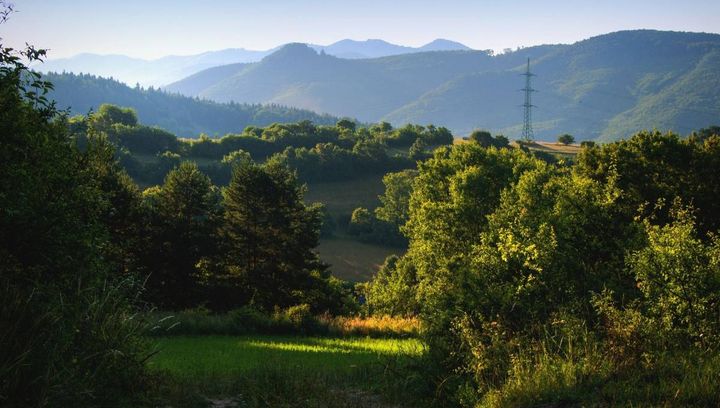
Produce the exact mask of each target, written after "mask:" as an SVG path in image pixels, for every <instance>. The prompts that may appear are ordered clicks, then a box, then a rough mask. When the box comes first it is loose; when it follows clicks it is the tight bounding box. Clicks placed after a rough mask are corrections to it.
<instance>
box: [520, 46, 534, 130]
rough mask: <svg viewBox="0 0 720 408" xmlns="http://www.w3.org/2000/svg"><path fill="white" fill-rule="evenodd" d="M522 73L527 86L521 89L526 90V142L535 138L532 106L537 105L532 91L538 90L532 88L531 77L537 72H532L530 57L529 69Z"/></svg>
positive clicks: (524, 126) (524, 127) (524, 123)
mask: <svg viewBox="0 0 720 408" xmlns="http://www.w3.org/2000/svg"><path fill="white" fill-rule="evenodd" d="M521 75H523V76H524V77H525V88H523V89H521V91H524V92H525V103H524V104H523V105H522V106H523V108H525V120H524V122H523V132H522V139H523V140H524V141H526V142H530V141H532V140H533V139H535V136H534V135H533V128H532V108H534V107H535V105H533V104H532V93H533V92H536V90H535V89H533V88H532V84H531V81H530V79H531V78H532V77H534V76H535V74H533V73H532V72H530V58H528V60H527V69H526V70H525V73H524V74H521Z"/></svg>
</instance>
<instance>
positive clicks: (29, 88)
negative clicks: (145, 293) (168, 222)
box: [0, 1, 146, 406]
mask: <svg viewBox="0 0 720 408" xmlns="http://www.w3.org/2000/svg"><path fill="white" fill-rule="evenodd" d="M11 11H12V10H11V8H10V7H9V6H8V5H7V4H6V3H5V2H2V1H0V23H2V22H4V21H5V20H6V19H7V17H8V15H9V14H10V12H11ZM44 56H45V52H44V51H42V50H37V49H35V48H33V47H30V46H29V47H27V48H26V49H25V50H21V51H19V52H18V51H15V50H13V49H11V48H6V47H5V46H4V45H3V44H2V43H0V135H2V137H0V174H2V177H0V209H1V210H0V258H1V259H2V262H0V299H2V301H1V302H0V327H1V328H2V329H1V330H2V335H0V372H2V375H1V377H2V380H0V396H1V397H0V398H1V399H2V405H4V406H48V405H49V406H81V405H87V404H88V401H92V402H91V403H92V404H94V405H98V406H110V405H130V406H131V405H137V404H138V403H139V401H133V399H135V398H138V399H141V398H142V396H141V395H140V394H142V393H143V388H142V385H143V384H142V382H143V378H145V376H146V373H145V372H144V370H145V365H144V362H143V361H141V358H142V357H143V356H142V353H143V352H144V349H143V342H142V339H141V337H140V336H139V333H138V331H137V325H136V323H134V322H133V321H132V320H131V319H130V316H131V314H132V313H133V309H132V307H131V303H130V300H129V299H128V298H127V297H126V295H127V294H128V293H131V294H132V293H133V292H134V290H136V288H135V287H134V286H133V285H132V282H133V277H132V276H123V277H119V276H118V275H117V274H116V273H115V272H116V271H117V269H116V268H114V266H113V262H109V261H108V251H107V248H108V246H109V245H111V242H112V239H110V237H109V236H110V234H112V230H113V228H112V227H111V226H109V225H106V224H105V222H107V221H108V219H107V218H106V217H107V216H108V215H109V214H110V213H111V212H112V208H111V206H112V205H113V204H112V202H113V201H114V198H113V194H107V193H106V192H105V191H103V184H104V182H103V180H102V177H97V176H96V175H93V172H94V169H95V168H98V167H108V166H107V163H105V164H102V163H100V161H101V160H106V159H107V160H109V159H108V158H106V157H104V156H102V155H95V156H94V155H92V154H88V153H87V152H81V151H80V150H78V148H77V145H76V144H75V140H74V139H73V138H72V137H71V135H70V134H69V131H68V127H67V121H66V118H65V116H64V115H62V114H61V113H60V112H58V111H57V110H56V109H55V105H54V103H53V102H51V101H49V100H48V99H47V98H46V95H47V93H48V92H49V91H50V90H51V89H52V85H51V84H49V83H47V82H45V81H43V80H42V79H41V77H40V75H39V74H37V73H36V72H33V71H30V70H29V69H28V68H27V66H26V65H25V62H24V61H25V60H27V61H28V63H34V62H36V61H38V60H42V58H43V57H44Z"/></svg>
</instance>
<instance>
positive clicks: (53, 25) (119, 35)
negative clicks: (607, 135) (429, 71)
mask: <svg viewBox="0 0 720 408" xmlns="http://www.w3.org/2000/svg"><path fill="white" fill-rule="evenodd" d="M11 2H13V3H14V4H15V8H16V10H17V11H18V13H15V14H14V15H13V16H12V17H11V19H10V21H8V22H7V23H6V24H3V25H0V37H2V38H3V42H4V43H5V44H6V45H11V46H19V45H22V44H24V43H25V42H28V43H31V44H34V45H36V46H38V47H42V48H48V49H50V50H51V53H50V58H60V57H67V56H71V55H74V54H78V53H81V52H93V53H101V54H125V55H130V56H134V57H141V58H157V57H160V56H164V55H171V54H174V55H186V54H196V53H200V52H203V51H209V50H218V49H223V48H247V49H268V48H271V47H274V46H277V45H280V44H284V43H287V42H311V43H316V44H330V43H332V42H335V41H338V40H341V39H344V38H352V39H356V40H365V39H368V38H382V39H384V40H387V41H390V42H393V43H397V44H402V45H411V46H419V45H422V44H424V43H427V42H429V41H431V40H433V39H435V38H447V39H451V40H455V41H460V42H462V43H464V44H466V45H468V46H470V47H472V48H475V49H488V48H492V49H495V50H501V49H503V48H508V47H509V48H515V47H517V46H531V45H537V44H547V43H572V42H575V41H578V40H581V39H584V38H588V37H591V36H594V35H598V34H603V33H607V32H611V31H617V30H625V29H637V28H652V29H659V30H676V31H704V32H718V30H720V1H718V0H712V1H711V0H684V1H671V0H638V1H632V0H625V1H620V0H604V1H603V0H598V1H589V0H578V1H559V0H545V1H528V0H515V1H512V0H510V1H479V0H475V1H470V0H441V1H426V0H414V1H411V0H364V1H345V0H334V1H333V0H330V1H323V0H235V1H232V0H215V1H201V0H195V1H186V0H123V1H103V0H15V1H12V0H11Z"/></svg>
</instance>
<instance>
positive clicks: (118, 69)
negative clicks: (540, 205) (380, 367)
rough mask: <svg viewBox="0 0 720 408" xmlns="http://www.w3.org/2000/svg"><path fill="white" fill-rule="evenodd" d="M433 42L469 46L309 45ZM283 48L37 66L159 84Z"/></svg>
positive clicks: (328, 49)
mask: <svg viewBox="0 0 720 408" xmlns="http://www.w3.org/2000/svg"><path fill="white" fill-rule="evenodd" d="M380 43H382V44H380ZM433 43H436V45H437V44H439V47H440V48H441V49H442V47H443V46H444V47H448V49H458V48H460V47H465V48H467V49H469V48H468V47H466V46H465V45H463V44H460V43H457V42H454V41H450V40H443V39H436V40H434V41H432V42H431V43H428V44H426V45H424V46H422V47H417V48H414V47H407V46H402V45H397V44H392V43H389V42H387V41H384V40H365V41H357V40H350V39H344V40H340V41H336V42H334V43H332V44H329V45H315V44H308V45H309V46H310V47H312V48H314V49H316V50H317V51H318V52H320V51H324V52H325V53H327V54H330V55H334V56H337V57H342V58H357V59H360V58H363V59H364V58H378V57H382V56H388V55H399V54H407V53H412V52H421V51H424V50H423V49H422V48H423V47H427V46H429V45H431V44H433ZM288 44H292V43H288ZM285 45H287V44H285ZM282 47H283V45H280V46H277V47H273V48H270V49H267V50H249V49H245V48H226V49H221V50H215V51H205V52H202V53H199V54H193V55H166V56H163V57H159V58H154V59H143V58H134V57H129V56H126V55H121V54H95V53H80V54H77V55H74V56H72V57H67V58H58V59H49V60H47V61H45V62H44V63H43V64H36V65H35V66H34V68H35V69H37V70H39V71H41V72H44V73H47V72H72V73H75V74H80V73H85V74H92V75H99V76H102V77H106V78H109V77H112V78H114V79H118V80H120V81H121V82H125V83H126V84H128V85H134V84H136V83H138V84H139V85H141V86H155V87H157V86H163V85H167V84H169V83H172V82H175V81H177V80H180V79H182V78H185V77H187V76H190V75H193V74H195V73H197V72H200V71H202V70H204V69H208V68H212V67H215V66H220V65H228V64H235V63H251V62H258V61H260V60H262V59H263V58H264V57H266V56H267V55H270V54H272V53H274V52H276V51H277V50H279V49H280V48H282Z"/></svg>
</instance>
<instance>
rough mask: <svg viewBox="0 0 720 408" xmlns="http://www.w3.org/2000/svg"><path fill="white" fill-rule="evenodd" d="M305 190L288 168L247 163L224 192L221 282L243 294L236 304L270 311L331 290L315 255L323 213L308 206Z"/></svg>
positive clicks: (326, 275) (241, 165)
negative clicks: (305, 199)
mask: <svg viewBox="0 0 720 408" xmlns="http://www.w3.org/2000/svg"><path fill="white" fill-rule="evenodd" d="M303 194H304V187H302V186H300V185H299V184H298V182H297V178H296V176H295V174H294V173H293V172H292V171H290V170H289V169H288V168H287V167H285V166H283V165H280V164H277V163H269V164H267V165H258V164H255V163H253V162H249V161H244V162H241V163H238V164H236V165H235V167H234V169H233V173H232V178H231V180H230V185H229V186H228V187H227V189H225V191H224V193H223V197H224V201H223V205H224V208H225V216H224V224H223V225H222V227H221V229H220V233H221V234H222V237H223V241H224V246H223V256H222V257H221V260H220V269H221V272H220V275H219V276H218V278H219V279H220V280H221V281H224V282H226V284H227V285H230V286H232V287H233V288H235V289H236V290H237V292H236V293H237V294H238V296H240V297H241V299H234V303H235V304H252V305H255V306H257V307H260V308H263V309H265V310H272V309H273V307H275V306H280V307H287V306H291V305H294V304H299V303H303V299H304V296H306V295H307V294H309V293H310V292H312V291H313V290H314V289H317V288H322V287H325V286H326V285H327V282H328V278H329V273H328V272H327V267H326V265H324V264H322V263H321V262H320V261H319V259H318V256H317V254H316V253H315V252H314V249H315V247H317V245H318V240H319V232H320V225H321V214H320V208H319V207H316V206H313V207H308V206H306V205H305V204H304V203H303Z"/></svg>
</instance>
